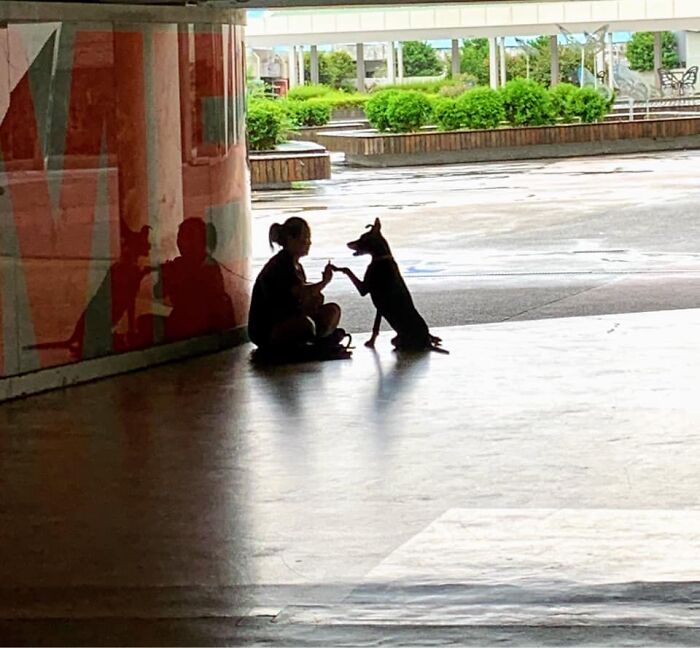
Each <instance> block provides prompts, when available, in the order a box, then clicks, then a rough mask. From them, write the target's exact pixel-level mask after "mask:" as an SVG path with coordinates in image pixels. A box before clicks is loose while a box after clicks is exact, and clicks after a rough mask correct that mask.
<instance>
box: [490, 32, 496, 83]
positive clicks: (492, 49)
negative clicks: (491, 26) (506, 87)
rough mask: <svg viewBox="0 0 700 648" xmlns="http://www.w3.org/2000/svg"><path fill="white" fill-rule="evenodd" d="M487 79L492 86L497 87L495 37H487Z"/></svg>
mask: <svg viewBox="0 0 700 648" xmlns="http://www.w3.org/2000/svg"><path fill="white" fill-rule="evenodd" d="M489 81H490V84H491V87H492V88H498V46H497V45H496V39H495V38H489Z"/></svg>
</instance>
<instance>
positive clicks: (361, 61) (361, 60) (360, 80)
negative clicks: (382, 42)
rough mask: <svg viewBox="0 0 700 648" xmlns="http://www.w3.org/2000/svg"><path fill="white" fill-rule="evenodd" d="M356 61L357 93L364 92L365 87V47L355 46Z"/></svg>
mask: <svg viewBox="0 0 700 648" xmlns="http://www.w3.org/2000/svg"><path fill="white" fill-rule="evenodd" d="M356 52H357V55H356V57H355V58H356V59H357V91H358V92H364V91H365V90H366V89H367V88H366V85H365V46H364V45H363V44H362V43H358V44H357V45H356Z"/></svg>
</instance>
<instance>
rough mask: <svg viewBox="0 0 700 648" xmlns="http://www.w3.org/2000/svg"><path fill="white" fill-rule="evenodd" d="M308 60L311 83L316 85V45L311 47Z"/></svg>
mask: <svg viewBox="0 0 700 648" xmlns="http://www.w3.org/2000/svg"><path fill="white" fill-rule="evenodd" d="M309 58H310V60H309V63H310V65H309V67H310V68H311V70H310V73H311V83H318V82H319V76H318V47H317V46H316V45H312V46H311V54H310V57H309Z"/></svg>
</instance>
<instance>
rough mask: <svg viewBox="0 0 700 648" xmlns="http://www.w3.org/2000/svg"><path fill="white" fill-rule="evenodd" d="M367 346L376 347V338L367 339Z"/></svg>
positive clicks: (369, 347)
mask: <svg viewBox="0 0 700 648" xmlns="http://www.w3.org/2000/svg"><path fill="white" fill-rule="evenodd" d="M365 346H366V347H367V348H368V349H374V338H371V339H369V340H367V342H365Z"/></svg>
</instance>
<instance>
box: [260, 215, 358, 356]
mask: <svg viewBox="0 0 700 648" xmlns="http://www.w3.org/2000/svg"><path fill="white" fill-rule="evenodd" d="M269 241H270V247H271V248H272V247H273V244H277V245H279V246H280V247H281V248H282V249H281V250H280V251H279V252H278V253H277V254H276V255H275V256H273V257H272V258H271V259H270V260H269V261H268V262H267V263H266V264H265V267H264V268H263V269H262V270H261V271H260V274H259V275H258V277H257V279H256V280H255V285H254V287H253V295H252V299H251V304H250V315H249V318H248V335H249V336H250V339H251V340H252V342H254V343H255V344H256V345H257V346H258V347H259V349H260V350H261V351H263V352H264V353H265V354H266V355H267V356H268V358H269V359H272V360H274V359H280V360H282V359H289V358H290V356H294V355H295V354H296V353H298V352H299V351H303V350H305V351H307V352H308V354H309V357H313V356H314V355H317V357H319V359H322V358H324V357H327V358H333V357H348V356H349V352H348V351H347V350H346V348H345V347H342V346H340V342H341V341H342V340H343V339H344V338H345V337H346V336H347V334H346V333H345V331H343V329H339V328H338V323H339V322H340V306H338V304H333V303H329V304H325V303H324V297H323V293H322V291H323V289H324V288H325V287H326V286H327V285H328V283H329V282H330V281H331V279H332V278H333V269H332V268H331V265H330V263H328V264H327V265H326V267H325V268H324V270H323V276H322V279H321V281H319V282H318V283H315V284H310V283H307V281H306V273H305V272H304V268H303V267H302V265H301V263H300V262H299V260H300V259H301V257H303V256H306V255H307V254H308V253H309V248H310V247H311V229H310V228H309V225H308V223H307V222H306V221H305V220H304V219H303V218H299V217H297V216H293V217H292V218H289V219H287V220H286V221H285V222H284V223H283V224H282V225H280V224H279V223H275V224H274V225H272V226H271V227H270V233H269ZM316 352H318V353H316ZM343 352H344V353H343ZM302 355H303V353H302ZM300 359H301V358H300Z"/></svg>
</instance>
